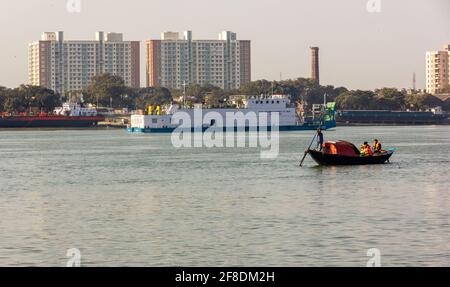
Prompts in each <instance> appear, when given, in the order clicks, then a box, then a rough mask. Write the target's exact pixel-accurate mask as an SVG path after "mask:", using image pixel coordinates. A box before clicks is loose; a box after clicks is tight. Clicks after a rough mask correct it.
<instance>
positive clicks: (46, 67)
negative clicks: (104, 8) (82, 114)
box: [28, 32, 140, 94]
mask: <svg viewBox="0 0 450 287" xmlns="http://www.w3.org/2000/svg"><path fill="white" fill-rule="evenodd" d="M139 50H140V42H138V41H123V35H122V34H120V33H106V34H105V33H104V32H97V33H96V39H95V41H94V40H93V41H67V40H64V33H63V32H46V33H43V34H42V36H41V40H40V41H37V42H33V43H31V44H29V48H28V78H29V84H30V85H34V86H43V87H46V88H49V89H52V90H54V91H56V92H58V93H61V94H64V93H65V92H68V91H79V90H82V89H84V88H86V87H87V86H88V85H89V84H90V82H91V79H92V77H94V76H95V75H98V74H103V73H110V74H112V75H115V76H120V77H121V78H122V79H123V80H124V81H125V84H126V85H127V86H129V87H135V88H138V87H139V86H140V52H139Z"/></svg>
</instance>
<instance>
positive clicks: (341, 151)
mask: <svg viewBox="0 0 450 287" xmlns="http://www.w3.org/2000/svg"><path fill="white" fill-rule="evenodd" d="M323 150H324V152H325V153H327V154H337V155H344V156H360V152H359V150H358V148H357V147H356V146H355V145H354V144H352V143H349V142H347V141H342V140H340V141H337V142H331V141H328V142H326V143H324V147H323Z"/></svg>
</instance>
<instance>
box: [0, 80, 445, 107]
mask: <svg viewBox="0 0 450 287" xmlns="http://www.w3.org/2000/svg"><path fill="white" fill-rule="evenodd" d="M270 94H285V95H290V96H291V102H292V103H295V104H300V103H302V104H304V105H305V106H306V107H307V108H308V107H311V105H312V104H317V103H322V102H323V96H324V94H327V95H328V98H327V101H330V102H331V101H335V102H336V104H337V109H341V110H395V111H425V110H429V109H432V108H435V107H437V106H441V107H442V108H443V110H444V111H446V112H449V111H450V97H447V98H446V99H445V100H442V99H440V98H438V97H436V96H433V95H431V94H426V93H419V92H415V91H413V92H408V91H406V90H398V89H396V88H380V89H376V90H374V91H370V90H348V89H347V88H345V87H334V86H331V85H328V86H322V85H319V84H317V83H316V82H314V81H313V80H311V79H306V78H297V79H291V80H284V81H267V80H257V81H253V82H250V83H247V84H244V85H243V86H242V87H241V88H240V89H238V90H223V89H221V88H219V87H215V86H212V85H205V86H200V85H197V84H191V85H189V86H188V87H187V88H186V105H187V106H190V107H192V106H193V105H194V104H199V103H201V104H203V106H204V107H207V108H224V107H232V106H233V105H234V106H236V105H237V106H239V104H240V101H242V100H243V98H244V97H245V96H255V95H270ZM236 95H239V96H242V99H240V98H239V97H238V98H236ZM232 96H233V104H232V103H231V102H232V101H231V98H232ZM182 99H183V91H182V90H176V89H173V90H170V89H167V88H164V87H155V88H152V87H150V88H139V89H132V88H128V87H126V86H125V84H124V81H123V80H122V79H121V78H120V77H117V76H113V75H110V74H102V75H98V76H95V77H94V78H93V79H92V82H91V84H90V85H89V86H88V87H87V88H86V89H85V90H82V91H72V92H68V93H67V94H66V95H65V96H64V97H61V96H60V95H59V94H57V93H55V92H54V91H53V90H50V89H47V88H44V87H37V86H28V85H21V86H19V87H17V88H14V89H9V88H5V87H2V86H0V112H1V113H10V114H14V113H24V112H28V113H30V112H31V113H39V112H47V113H51V112H52V111H53V109H54V108H55V107H58V106H60V105H61V104H62V102H65V101H76V102H81V103H83V104H85V105H86V104H91V105H93V106H95V107H110V108H113V109H128V110H144V109H145V108H146V107H147V106H157V105H160V106H163V105H169V104H172V103H174V102H179V103H180V102H182V101H183V100H182Z"/></svg>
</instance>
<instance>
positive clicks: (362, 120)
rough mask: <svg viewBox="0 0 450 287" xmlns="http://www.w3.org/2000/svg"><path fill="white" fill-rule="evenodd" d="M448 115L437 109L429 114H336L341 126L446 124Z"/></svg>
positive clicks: (371, 112) (379, 112)
mask: <svg viewBox="0 0 450 287" xmlns="http://www.w3.org/2000/svg"><path fill="white" fill-rule="evenodd" d="M447 119H448V114H446V113H444V112H443V111H442V109H440V108H436V109H432V110H430V111H428V112H408V111H376V110H342V111H338V112H337V114H336V121H337V122H338V123H339V124H349V125H351V124H405V125H406V124H409V125H427V124H444V123H445V122H446V120H447Z"/></svg>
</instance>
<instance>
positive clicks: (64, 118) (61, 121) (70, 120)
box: [0, 102, 105, 128]
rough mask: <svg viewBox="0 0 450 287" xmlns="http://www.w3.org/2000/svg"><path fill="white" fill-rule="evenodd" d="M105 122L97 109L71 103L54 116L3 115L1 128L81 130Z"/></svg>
mask: <svg viewBox="0 0 450 287" xmlns="http://www.w3.org/2000/svg"><path fill="white" fill-rule="evenodd" d="M104 120H105V117H103V116H99V115H98V114H97V110H96V109H94V108H84V107H81V105H79V104H76V103H70V102H69V103H64V104H63V106H62V107H58V108H56V109H55V110H54V111H53V113H52V114H48V113H38V114H36V115H32V114H27V113H20V114H18V115H16V114H13V115H12V114H9V113H2V116H1V118H0V128H67V127H76V128H80V127H92V126H96V125H97V124H98V122H101V121H104Z"/></svg>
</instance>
